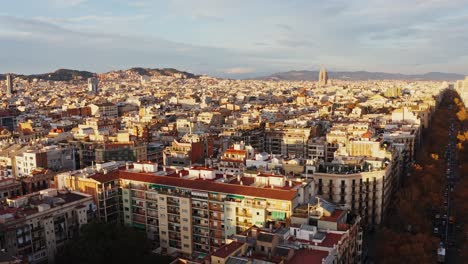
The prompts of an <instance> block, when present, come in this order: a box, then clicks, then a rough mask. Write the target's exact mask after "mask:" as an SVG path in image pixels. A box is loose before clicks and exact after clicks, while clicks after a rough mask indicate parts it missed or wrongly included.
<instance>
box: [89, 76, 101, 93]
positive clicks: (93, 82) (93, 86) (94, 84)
mask: <svg viewBox="0 0 468 264" xmlns="http://www.w3.org/2000/svg"><path fill="white" fill-rule="evenodd" d="M98 84H99V80H98V78H96V77H91V78H88V91H90V92H93V93H98Z"/></svg>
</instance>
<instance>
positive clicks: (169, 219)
mask: <svg viewBox="0 0 468 264" xmlns="http://www.w3.org/2000/svg"><path fill="white" fill-rule="evenodd" d="M167 221H168V222H170V223H176V224H180V218H179V217H168V218H167Z"/></svg>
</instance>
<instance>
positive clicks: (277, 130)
mask: <svg viewBox="0 0 468 264" xmlns="http://www.w3.org/2000/svg"><path fill="white" fill-rule="evenodd" d="M316 134H317V131H316V127H315V126H311V127H274V126H270V125H267V126H266V128H265V151H266V152H268V153H272V154H281V155H283V156H293V157H298V158H299V157H301V158H305V157H307V142H308V141H309V139H310V138H311V137H315V136H316Z"/></svg>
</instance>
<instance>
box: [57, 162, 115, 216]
mask: <svg viewBox="0 0 468 264" xmlns="http://www.w3.org/2000/svg"><path fill="white" fill-rule="evenodd" d="M120 165H121V164H120V163H117V162H108V163H104V164H97V165H96V168H95V169H93V168H86V169H83V170H78V171H70V172H64V173H59V174H57V175H56V176H55V187H56V188H57V189H59V190H62V189H66V190H75V191H79V192H82V193H86V194H88V195H91V197H92V199H93V202H94V204H95V205H96V217H97V219H99V220H100V221H102V222H107V223H120V222H121V215H120V213H121V212H120V204H119V202H120V196H119V190H118V187H119V181H118V179H115V178H114V174H113V173H115V172H113V171H115V170H116V169H118V168H119V166H120Z"/></svg>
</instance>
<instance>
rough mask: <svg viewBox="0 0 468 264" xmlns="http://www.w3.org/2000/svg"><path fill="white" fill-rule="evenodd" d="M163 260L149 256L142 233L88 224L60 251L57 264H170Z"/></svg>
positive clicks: (113, 226) (149, 248)
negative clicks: (77, 236) (76, 237)
mask: <svg viewBox="0 0 468 264" xmlns="http://www.w3.org/2000/svg"><path fill="white" fill-rule="evenodd" d="M170 261H171V259H170V258H169V257H165V256H156V255H154V254H151V244H150V243H149V241H148V240H147V239H146V234H145V232H142V231H137V230H135V229H133V228H130V227H125V226H122V225H116V224H106V223H91V224H87V225H85V226H83V227H82V229H81V233H80V236H79V238H78V239H75V240H70V241H68V242H67V243H66V244H65V246H64V248H62V249H61V250H59V252H58V254H57V256H56V260H55V262H56V263H58V264H61V263H64V264H83V263H86V264H94V263H95V264H101V263H115V264H120V263H122V264H127V263H143V264H145V263H148V264H149V263H158V264H159V263H161V264H164V263H170Z"/></svg>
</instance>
